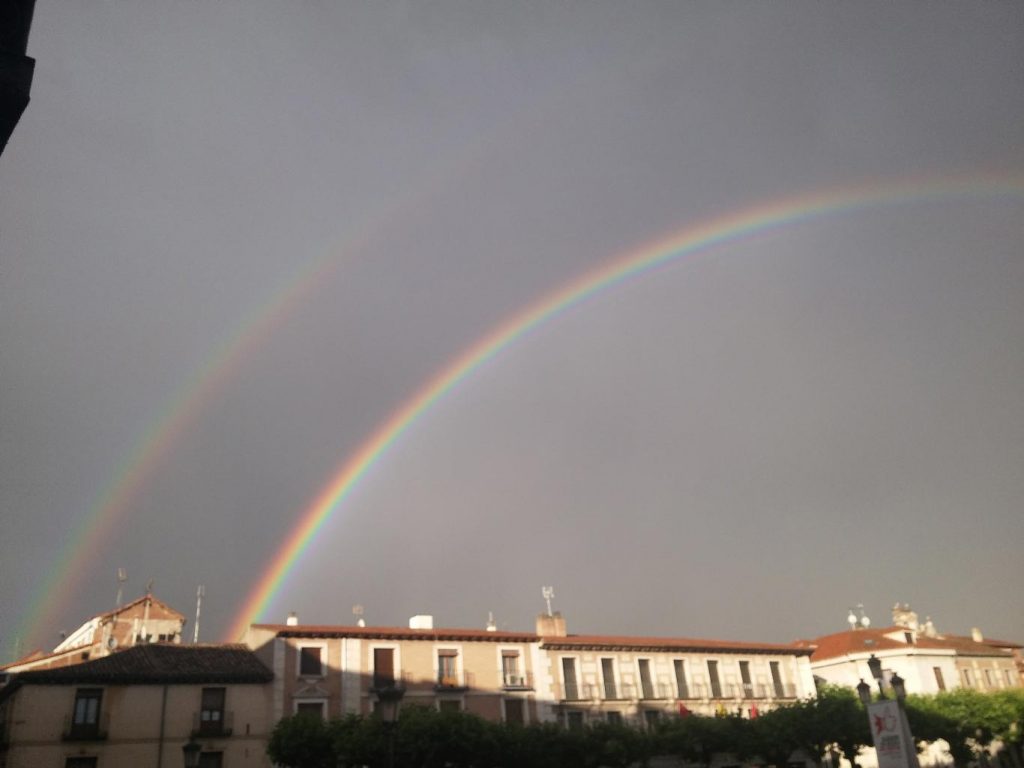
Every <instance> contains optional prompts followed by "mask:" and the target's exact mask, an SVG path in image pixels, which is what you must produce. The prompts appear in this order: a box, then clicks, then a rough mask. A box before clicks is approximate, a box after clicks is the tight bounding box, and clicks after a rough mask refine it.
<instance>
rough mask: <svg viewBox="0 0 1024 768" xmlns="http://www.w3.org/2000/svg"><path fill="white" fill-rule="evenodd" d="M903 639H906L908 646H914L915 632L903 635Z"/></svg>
mask: <svg viewBox="0 0 1024 768" xmlns="http://www.w3.org/2000/svg"><path fill="white" fill-rule="evenodd" d="M903 637H904V638H905V639H906V641H907V644H908V645H913V644H914V633H913V632H904V633H903Z"/></svg>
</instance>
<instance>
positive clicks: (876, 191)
mask: <svg viewBox="0 0 1024 768" xmlns="http://www.w3.org/2000/svg"><path fill="white" fill-rule="evenodd" d="M992 196H996V197H997V196H1011V197H1019V196H1024V174H997V173H987V174H972V175H966V176H957V177H941V178H924V179H916V180H906V179H902V180H895V181H876V182H873V183H867V184H859V185H856V186H846V187H840V188H834V189H827V190H818V191H815V192H812V193H810V194H806V195H802V196H798V197H791V198H786V199H783V200H773V201H769V202H767V203H763V204H761V205H756V206H753V207H751V208H747V209H744V210H741V211H739V212H736V213H732V214H729V215H726V216H723V217H720V218H715V219H712V220H709V221H706V222H704V223H701V224H697V225H695V226H690V227H687V228H685V229H683V230H681V231H679V232H677V233H675V234H673V235H671V236H669V237H667V238H664V239H661V240H657V241H654V242H652V243H649V244H647V245H644V246H641V247H640V248H638V249H635V250H632V251H630V252H628V253H626V254H624V255H621V256H619V257H618V258H614V259H612V260H611V261H609V262H607V263H606V264H604V265H603V266H601V267H598V268H597V269H594V270H592V271H590V272H587V273H586V274H584V275H582V276H581V277H579V278H577V279H575V280H573V281H571V282H570V283H568V284H566V285H564V286H562V287H561V288H558V289H557V290H555V291H553V292H551V293H549V294H548V295H546V296H543V297H542V298H540V299H539V300H538V301H535V302H534V303H532V304H530V305H528V306H527V307H525V308H524V309H523V310H522V311H520V312H518V313H517V314H515V315H513V316H511V317H509V318H508V319H506V320H505V321H503V322H502V323H500V324H499V325H498V326H496V327H495V328H493V329H492V330H491V331H490V332H489V333H487V334H486V335H484V336H483V337H482V338H480V339H479V340H478V341H476V342H475V343H474V344H472V345H471V346H470V347H468V348H467V349H465V350H463V351H462V352H461V353H460V354H459V355H458V356H457V357H455V358H454V359H452V360H451V361H449V362H448V363H447V364H446V365H444V366H443V367H442V368H441V369H440V370H439V371H438V372H437V374H435V375H434V376H433V378H431V379H429V380H428V381H426V382H425V383H424V384H423V385H422V386H420V388H419V389H417V390H416V391H415V392H414V393H413V395H412V396H411V397H410V398H409V399H408V400H406V401H405V402H404V403H402V404H401V405H400V406H399V407H398V408H397V409H396V410H395V411H394V412H393V413H392V414H391V415H390V416H389V417H388V419H387V420H386V421H384V422H383V423H382V424H380V425H379V426H378V427H377V428H376V429H375V430H374V431H373V433H371V434H370V435H369V436H368V437H367V438H366V439H365V440H364V441H363V443H362V444H361V445H360V446H359V448H358V449H357V450H356V451H355V452H354V453H353V454H352V455H350V456H349V457H348V458H346V459H345V460H344V462H343V463H342V464H341V465H340V466H339V467H338V469H337V470H336V471H335V473H334V474H333V475H332V476H331V478H330V480H329V481H328V482H327V484H326V485H325V486H324V487H323V488H322V489H321V490H320V492H319V493H318V494H317V495H316V497H315V498H314V499H313V501H312V502H311V503H310V504H309V506H308V507H307V508H306V509H305V511H304V512H302V514H301V515H300V516H299V521H298V523H297V525H296V526H295V527H294V528H293V529H292V531H291V533H290V534H289V535H288V536H287V538H286V539H285V541H284V543H283V544H282V545H281V546H280V547H279V549H278V550H277V552H276V553H275V555H274V556H273V558H272V559H271V561H270V565H269V566H268V567H267V568H266V569H265V570H264V571H263V573H262V575H261V576H260V577H259V579H258V580H257V582H256V584H255V585H254V586H253V588H252V590H251V591H250V593H249V595H248V596H247V598H246V600H245V602H244V603H243V604H242V606H241V608H240V609H239V611H238V613H237V615H236V616H235V618H234V620H233V621H232V623H231V626H230V628H229V630H228V632H227V634H226V636H225V638H224V639H225V640H228V641H231V640H237V639H238V638H240V637H242V636H243V634H244V633H245V631H246V629H247V628H248V626H249V625H250V624H252V623H255V622H256V621H258V620H259V619H260V617H261V616H262V615H264V614H265V613H266V611H267V609H268V607H269V605H270V603H271V602H272V601H273V599H274V597H275V595H276V594H277V593H278V592H279V591H280V590H281V588H282V586H283V584H284V583H285V580H286V578H287V577H288V574H289V573H290V571H291V570H292V569H293V568H294V567H295V564H296V563H297V562H298V560H299V559H300V557H301V556H302V554H303V552H304V551H305V549H306V547H307V546H308V545H309V543H310V542H311V541H312V539H313V538H314V537H315V536H316V534H317V533H318V532H319V531H320V530H321V529H322V527H323V526H324V524H325V523H326V522H327V520H328V519H330V517H331V515H332V514H333V513H334V512H335V511H336V510H337V509H338V508H339V506H340V505H341V504H342V502H343V501H344V500H345V498H346V497H347V496H348V494H349V493H351V491H352V489H353V488H354V487H355V486H356V484H357V483H358V482H359V480H360V478H362V477H363V476H364V475H365V474H366V472H367V471H368V470H369V469H370V467H372V466H373V465H374V464H375V463H376V462H378V461H380V459H381V457H382V456H383V455H384V454H385V453H386V452H387V450H388V448H389V447H390V446H391V445H393V444H394V443H395V441H396V440H398V439H399V438H400V437H401V436H402V435H403V434H404V433H405V432H406V431H407V430H408V429H409V428H410V427H411V426H412V425H413V424H414V423H415V422H416V420H417V419H418V418H419V417H420V416H421V415H423V413H425V412H426V411H428V410H429V409H430V408H431V406H433V405H434V404H435V403H436V402H437V401H438V400H440V399H441V398H443V397H444V396H445V395H446V394H448V393H449V392H450V391H451V390H452V389H454V388H455V387H456V386H457V385H459V384H460V383H461V382H462V381H464V380H465V379H466V378H468V377H469V376H471V375H472V374H473V372H474V371H476V370H477V369H479V368H480V367H481V366H483V365H484V364H486V363H487V362H488V361H489V360H491V359H492V358H494V357H495V356H496V355H498V354H499V353H501V352H502V351H503V350H505V349H507V348H508V347H510V346H511V345H512V344H514V343H515V342H516V341H517V340H518V339H520V338H522V337H523V336H524V335H525V334H527V333H529V332H531V331H533V330H535V329H537V328H539V327H540V326H542V325H543V324H545V323H548V322H551V321H552V320H554V319H555V318H557V317H558V316H560V315H561V314H563V313H565V312H568V311H570V310H571V309H573V308H575V307H577V306H579V305H580V304H582V303H583V302H585V301H588V300H590V299H592V298H594V297H595V296H597V295H598V294H600V293H603V292H605V291H609V290H611V289H613V288H615V287H616V286H618V285H620V284H622V283H624V282H626V281H628V280H632V279H636V278H638V277H640V276H642V275H644V274H647V273H649V272H652V271H654V270H657V269H659V268H661V267H663V266H665V265H667V264H670V263H672V262H675V261H677V260H679V259H681V258H683V257H686V256H692V255H695V254H697V253H702V252H706V251H708V250H710V249H712V248H714V247H716V246H719V245H724V244H727V243H733V242H736V241H739V240H741V239H743V238H745V237H750V236H753V235H757V234H761V233H764V232H768V231H770V230H772V229H778V228H781V227H785V226H791V225H793V224H797V223H800V222H805V221H809V220H812V219H820V218H824V217H829V216H836V215H839V214H845V213H853V212H857V211H863V210H867V209H874V208H881V207H884V206H890V205H899V204H908V203H920V202H929V201H939V200H947V199H958V198H970V197H992Z"/></svg>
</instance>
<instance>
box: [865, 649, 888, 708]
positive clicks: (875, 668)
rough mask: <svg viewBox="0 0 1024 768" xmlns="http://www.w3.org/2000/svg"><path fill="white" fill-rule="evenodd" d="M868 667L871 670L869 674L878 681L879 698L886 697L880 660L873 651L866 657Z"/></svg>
mask: <svg viewBox="0 0 1024 768" xmlns="http://www.w3.org/2000/svg"><path fill="white" fill-rule="evenodd" d="M868 669H870V670H871V676H872V677H873V678H875V680H876V681H878V696H879V698H882V699H884V698H886V695H885V685H884V683H883V680H882V660H881V659H879V658H877V657H876V656H875V654H873V653H872V654H871V658H870V659H868Z"/></svg>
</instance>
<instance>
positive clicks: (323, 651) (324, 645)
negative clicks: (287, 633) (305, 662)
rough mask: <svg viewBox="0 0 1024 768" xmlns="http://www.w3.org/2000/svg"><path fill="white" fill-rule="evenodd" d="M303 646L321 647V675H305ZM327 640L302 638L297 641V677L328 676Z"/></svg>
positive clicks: (318, 678)
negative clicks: (303, 672)
mask: <svg viewBox="0 0 1024 768" xmlns="http://www.w3.org/2000/svg"><path fill="white" fill-rule="evenodd" d="M303 648H319V649H320V674H319V675H304V674H302V649H303ZM327 666H328V664H327V641H326V640H301V639H300V642H297V643H295V677H296V679H298V680H314V679H315V680H323V679H324V678H325V677H327Z"/></svg>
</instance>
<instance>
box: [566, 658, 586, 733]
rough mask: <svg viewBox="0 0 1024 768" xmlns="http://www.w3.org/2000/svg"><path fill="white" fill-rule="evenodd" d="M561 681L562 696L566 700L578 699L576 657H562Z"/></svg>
mask: <svg viewBox="0 0 1024 768" xmlns="http://www.w3.org/2000/svg"><path fill="white" fill-rule="evenodd" d="M562 682H563V684H564V686H565V687H564V694H563V695H564V698H565V699H566V700H568V701H578V700H579V698H580V689H579V686H578V685H577V684H576V659H574V658H572V657H569V656H565V657H563V658H562ZM581 725H582V721H581Z"/></svg>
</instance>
